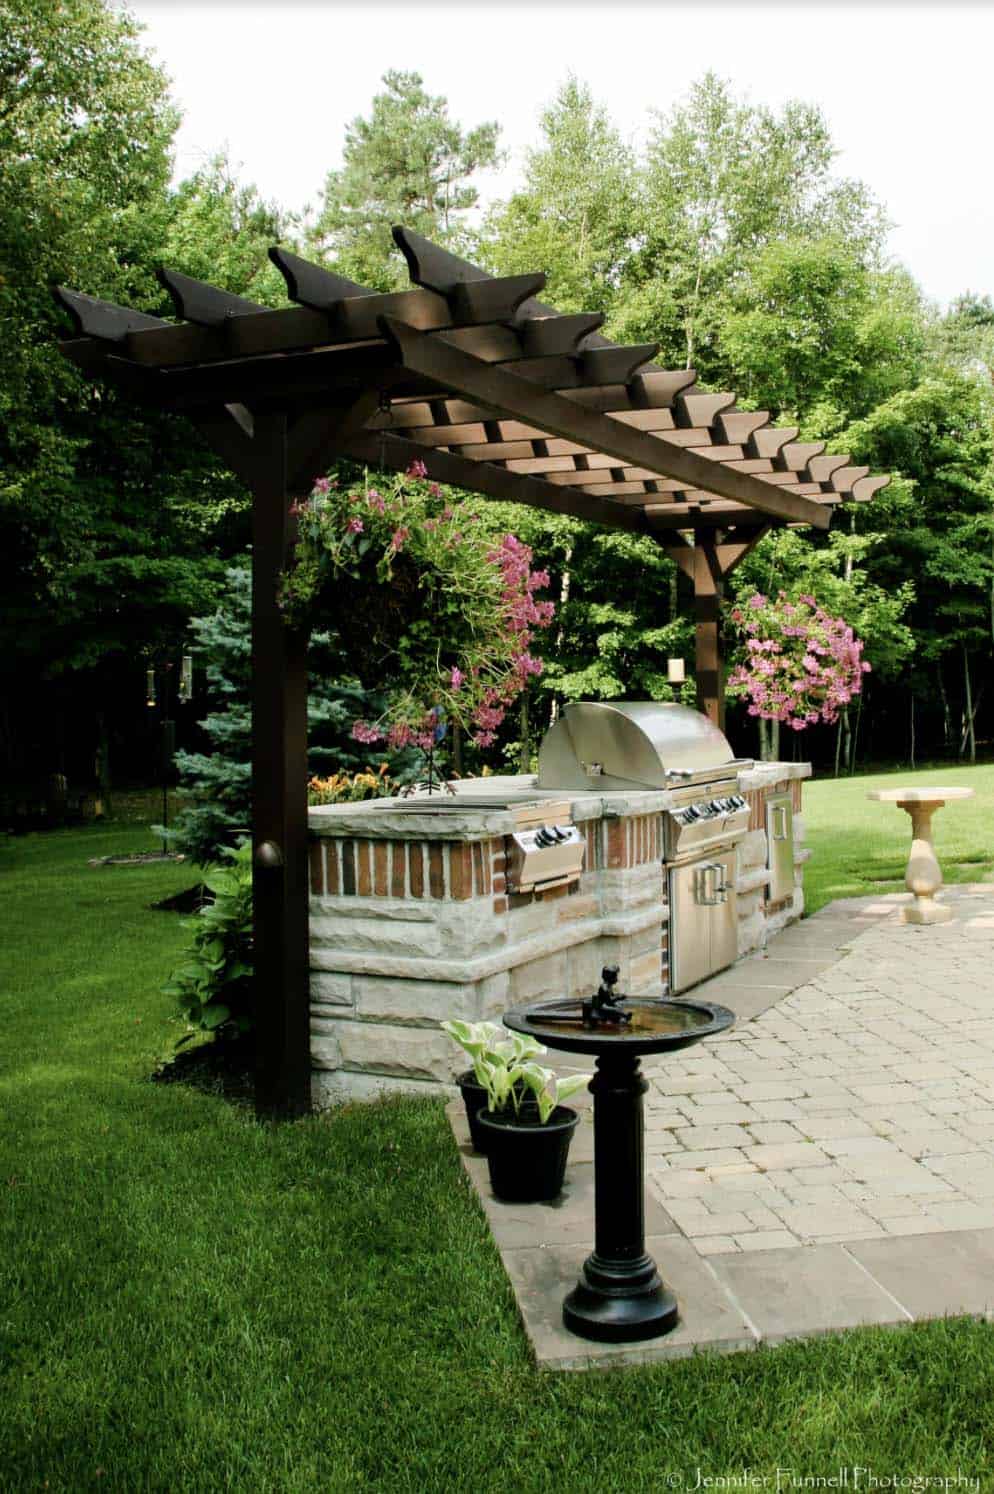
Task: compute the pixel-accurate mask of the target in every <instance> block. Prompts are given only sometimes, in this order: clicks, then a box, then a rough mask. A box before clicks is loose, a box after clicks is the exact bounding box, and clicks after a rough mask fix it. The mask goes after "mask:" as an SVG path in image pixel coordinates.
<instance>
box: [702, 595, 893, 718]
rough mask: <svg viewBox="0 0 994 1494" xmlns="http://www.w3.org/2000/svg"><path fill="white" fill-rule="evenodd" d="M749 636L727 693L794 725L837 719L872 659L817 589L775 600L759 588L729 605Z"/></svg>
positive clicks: (756, 712)
mask: <svg viewBox="0 0 994 1494" xmlns="http://www.w3.org/2000/svg"><path fill="white" fill-rule="evenodd" d="M730 615H731V619H732V622H733V623H734V624H735V625H736V627H737V628H738V630H739V633H740V635H741V636H742V637H743V639H744V643H745V661H744V662H743V663H742V664H739V665H738V666H737V668H735V669H733V670H732V672H731V674H730V675H729V677H728V692H729V694H730V695H738V696H744V697H745V699H746V700H747V701H748V702H749V706H748V713H749V715H750V716H758V717H759V718H760V719H761V720H763V721H781V722H783V723H784V724H785V725H787V726H789V727H791V728H792V729H793V730H794V731H804V730H805V728H806V727H808V726H813V725H814V724H815V723H816V722H819V721H824V722H827V723H832V722H834V721H837V720H838V718H839V711H840V710H842V709H843V708H844V707H845V706H847V705H848V704H849V702H850V700H852V699H853V697H854V696H855V695H858V694H859V692H860V690H861V689H862V685H863V675H864V674H865V673H866V672H867V671H868V670H869V668H870V666H869V664H868V663H867V662H866V660H865V659H864V658H863V644H862V642H861V640H860V639H859V638H857V637H856V635H855V634H854V633H853V630H852V628H851V627H849V625H848V623H847V622H846V621H845V619H844V618H842V617H832V616H831V615H830V614H829V613H828V612H826V611H825V609H824V607H820V606H819V605H818V603H817V601H816V600H815V598H814V597H812V596H799V597H798V598H797V601H796V602H792V601H791V600H790V599H789V598H788V596H787V594H786V592H783V591H781V592H779V593H778V595H777V597H776V600H775V601H771V600H770V598H769V597H765V596H764V595H763V594H762V592H758V591H757V592H754V593H753V595H752V596H751V597H749V598H748V599H747V601H746V602H745V603H744V604H742V605H741V606H738V607H733V608H732V610H731V614H730Z"/></svg>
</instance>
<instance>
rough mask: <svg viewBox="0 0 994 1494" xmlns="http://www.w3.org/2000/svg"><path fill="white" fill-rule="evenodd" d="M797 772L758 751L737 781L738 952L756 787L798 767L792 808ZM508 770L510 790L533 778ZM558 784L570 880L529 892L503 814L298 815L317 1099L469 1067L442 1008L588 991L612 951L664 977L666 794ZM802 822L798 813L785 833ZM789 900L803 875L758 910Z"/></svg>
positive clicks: (761, 821) (645, 980) (754, 898)
mask: <svg viewBox="0 0 994 1494" xmlns="http://www.w3.org/2000/svg"><path fill="white" fill-rule="evenodd" d="M774 769H775V770H776V772H775V773H774V772H773V770H774ZM809 771H810V769H808V768H807V765H798V764H775V765H772V764H767V765H763V766H762V767H761V768H757V769H756V770H753V772H752V773H751V774H749V775H746V777H747V778H748V779H749V780H750V781H749V782H748V783H746V782H743V787H742V791H743V793H746V794H747V796H748V797H749V799H750V803H751V804H752V805H753V819H754V820H755V821H756V826H757V828H754V829H750V832H749V834H748V835H747V836H746V838H745V841H744V842H743V843H742V846H741V848H740V856H739V872H738V881H737V886H738V889H739V915H740V918H739V952H740V954H741V953H745V952H746V951H748V950H749V949H752V948H755V947H757V945H759V944H761V943H763V942H764V939H765V931H766V926H767V917H766V910H765V894H764V888H765V885H766V882H767V881H768V876H767V874H766V872H765V861H766V835H765V828H764V829H759V828H758V827H759V826H765V807H764V804H765V799H766V797H767V795H768V794H770V793H773V792H776V791H779V790H780V789H781V788H782V787H783V785H784V784H786V783H788V782H790V781H791V780H793V783H792V787H793V789H794V791H795V794H796V798H795V806H799V803H800V783H799V781H798V780H799V779H800V777H802V776H806V775H807V773H808V772H809ZM754 777H755V778H756V781H755V783H753V782H752V781H751V780H752V778H754ZM487 782H492V781H487ZM513 783H514V787H516V788H518V789H519V790H520V789H521V788H527V787H528V783H529V780H528V779H520V778H519V779H517V780H514V781H513ZM563 797H564V798H567V797H568V798H571V799H572V804H573V819H574V822H575V823H576V824H577V825H578V826H579V827H580V828H581V829H582V830H583V833H584V835H585V839H586V855H585V862H584V870H583V872H582V874H581V877H580V880H579V882H578V883H575V884H573V885H572V886H570V887H560V888H552V889H550V890H549V891H547V892H540V893H526V894H513V893H512V894H509V893H508V892H507V889H506V882H505V870H506V864H505V856H504V837H505V835H506V834H508V833H509V832H510V830H511V827H512V822H511V815H510V814H509V813H507V812H506V811H502V810H499V809H482V810H481V809H474V808H471V807H466V808H465V809H456V808H449V809H448V810H447V812H446V813H444V814H442V813H438V812H436V813H430V812H429V813H423V814H422V813H418V812H417V811H414V810H412V808H411V804H410V803H408V804H407V805H405V806H404V807H403V809H400V808H399V806H398V805H397V804H396V803H395V802H394V801H376V802H374V803H373V804H361V805H335V806H329V807H326V808H321V809H313V810H312V811H311V814H310V828H311V834H312V837H313V840H312V846H311V852H310V879H311V968H312V978H311V1052H312V1056H313V1061H314V1071H315V1072H314V1093H315V1100H316V1103H317V1104H318V1105H322V1104H330V1103H334V1102H336V1101H339V1100H345V1099H362V1098H367V1097H371V1096H373V1095H375V1094H377V1093H380V1092H382V1091H384V1090H394V1091H398V1090H399V1091H406V1092H414V1093H426V1092H434V1093H437V1092H438V1086H440V1085H448V1084H450V1083H451V1080H452V1078H453V1076H454V1074H455V1073H456V1072H458V1071H459V1069H460V1068H463V1067H465V1064H461V1063H460V1061H459V1054H458V1052H457V1050H456V1049H455V1048H454V1046H453V1044H452V1043H451V1042H450V1040H449V1039H448V1038H447V1037H446V1036H445V1034H444V1033H442V1032H441V1031H439V1028H438V1023H439V1022H440V1021H443V1020H444V1019H445V1018H452V1017H457V1018H462V1019H463V1020H466V1021H478V1020H481V1019H492V1020H497V1019H499V1017H500V1015H501V1013H503V1012H504V1011H506V1010H507V1009H508V1008H509V1007H511V1006H515V1005H518V1004H519V1003H521V1002H525V1001H531V1000H536V999H540V998H555V997H559V996H569V995H572V996H581V995H588V994H590V993H591V992H592V991H593V990H594V989H596V986H597V984H598V982H599V980H600V972H601V968H602V967H603V966H604V965H607V964H613V965H619V966H620V968H621V986H622V989H624V990H626V991H629V992H631V993H632V994H642V995H649V994H657V995H658V994H661V993H662V992H664V991H665V989H666V986H667V975H668V927H667V925H668V919H669V908H668V905H667V900H666V896H667V894H666V881H665V877H664V874H663V871H662V866H661V857H662V838H661V836H662V828H661V820H660V812H661V810H662V809H663V808H664V807H665V806H667V805H668V803H669V802H670V796H669V795H668V794H666V793H643V794H606V795H587V794H585V795H578V796H572V795H563ZM798 828H799V827H798V821H797V819H796V818H795V846H796V845H797V844H799V839H798ZM795 859H797V852H796V851H795ZM799 875H800V874H799V870H798V882H799ZM802 908H803V894H802V893H801V891H800V887H799V886H798V890H797V891H796V892H795V898H794V900H793V901H792V902H791V903H789V904H785V905H781V906H779V907H777V908H774V909H770V910H769V912H770V914H771V916H772V919H773V920H774V921H775V920H779V921H780V922H786V921H788V920H789V919H790V918H794V917H799V916H800V912H801V909H802Z"/></svg>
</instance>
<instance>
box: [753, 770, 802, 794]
mask: <svg viewBox="0 0 994 1494" xmlns="http://www.w3.org/2000/svg"><path fill="white" fill-rule="evenodd" d="M810 777H811V764H810V763H753V765H752V767H751V768H744V769H742V770H741V771H740V773H739V788H740V789H741V790H742V792H743V793H746V792H754V791H755V790H756V789H764V788H771V787H772V785H773V784H774V783H783V782H784V781H785V780H788V779H792V778H810Z"/></svg>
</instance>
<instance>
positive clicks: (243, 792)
mask: <svg viewBox="0 0 994 1494" xmlns="http://www.w3.org/2000/svg"><path fill="white" fill-rule="evenodd" d="M226 576H227V582H228V596H227V599H226V600H225V602H224V603H223V604H222V605H221V606H220V607H218V609H217V611H216V612H214V613H213V614H211V615H210V616H209V617H200V618H194V619H193V621H192V623H191V625H190V626H191V632H192V634H193V638H194V640H195V644H194V647H195V652H196V654H197V655H199V657H200V659H201V660H202V661H203V662H204V663H205V664H206V668H207V684H208V692H209V697H210V700H211V704H212V706H213V707H214V708H213V709H212V711H211V713H210V715H208V716H207V717H206V719H205V720H204V721H202V722H201V723H200V725H201V727H202V729H203V730H204V731H205V732H206V734H207V736H208V737H209V738H210V740H211V744H212V746H213V751H211V752H184V751H180V752H177V754H176V766H177V768H178V769H179V773H180V783H181V785H182V787H183V789H184V790H185V791H186V792H187V793H188V794H189V795H190V796H191V798H192V802H191V803H190V804H188V805H187V807H186V808H185V809H184V810H183V811H182V812H181V813H180V814H179V816H178V817H177V820H176V823H175V826H174V827H173V830H172V832H171V838H172V841H173V844H174V845H175V847H176V849H177V850H178V851H182V852H184V853H185V854H186V855H187V856H189V857H190V858H191V859H192V860H194V861H196V862H197V863H198V864H200V865H202V866H206V865H209V864H210V863H212V862H216V861H217V860H218V857H219V853H220V851H221V849H222V848H223V847H225V846H231V845H232V844H234V842H235V840H236V839H237V834H238V832H239V831H240V830H241V831H245V832H247V831H248V828H249V825H250V822H251V778H252V767H251V753H252V710H251V683H252V662H251V661H252V649H251V636H250V635H251V607H252V574H251V567H250V565H249V564H248V562H241V563H239V564H237V565H234V566H231V567H230V568H229V569H228V571H227V572H226ZM309 663H310V691H309V694H308V698H307V730H308V754H307V764H308V771H309V772H310V773H311V774H326V773H334V772H339V771H341V772H346V773H354V772H360V771H362V770H363V769H364V768H367V767H369V766H370V760H369V751H370V749H369V748H368V747H363V746H361V745H360V743H358V742H356V741H354V740H353V739H352V737H351V735H350V731H351V726H352V722H353V721H355V720H356V719H357V718H359V717H363V718H366V719H373V718H375V717H376V716H377V715H378V714H379V712H380V711H381V710H382V708H383V702H382V701H381V700H378V699H377V697H376V696H375V695H373V694H372V693H371V692H370V691H368V690H365V689H363V687H362V686H361V685H360V684H359V683H358V682H357V681H355V680H349V679H348V678H347V674H346V671H345V669H344V668H343V660H342V656H341V652H340V650H339V649H338V648H336V646H335V645H334V643H333V640H332V639H331V637H330V636H329V635H328V634H327V633H316V634H315V635H314V636H313V638H312V640H311V645H310V650H309ZM332 680H335V681H336V683H331V681H332ZM384 760H386V761H387V762H388V763H389V765H390V766H389V772H390V776H391V777H393V778H399V779H401V780H402V781H406V780H409V779H410V778H412V777H414V776H416V772H417V769H418V766H419V764H420V753H417V752H412V751H405V752H399V753H397V752H395V753H386V752H378V753H377V757H376V764H375V766H376V767H378V766H379V763H381V762H382V761H384Z"/></svg>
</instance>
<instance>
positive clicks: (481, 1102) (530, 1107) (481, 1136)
mask: <svg viewBox="0 0 994 1494" xmlns="http://www.w3.org/2000/svg"><path fill="white" fill-rule="evenodd" d="M456 1083H457V1084H458V1086H459V1092H460V1094H461V1095H462V1101H463V1104H464V1105H465V1107H466V1120H467V1121H468V1122H469V1136H470V1140H471V1141H472V1143H473V1150H474V1152H486V1150H487V1135H486V1132H485V1131H484V1129H483V1127H482V1126H481V1125H480V1122H479V1119H478V1117H479V1114H480V1111H481V1110H485V1109H486V1105H487V1092H486V1090H485V1089H484V1087H483V1085H482V1084H481V1083H480V1082H479V1080H478V1079H477V1077H476V1075H475V1074H474V1072H473V1070H472V1069H466V1070H465V1071H464V1072H463V1073H462V1074H457V1076H456ZM520 1105H521V1113H522V1115H523V1116H525V1118H526V1119H532V1118H534V1119H537V1118H538V1102H537V1100H536V1099H535V1096H534V1095H533V1094H526V1095H523V1096H522V1098H521V1101H520Z"/></svg>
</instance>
